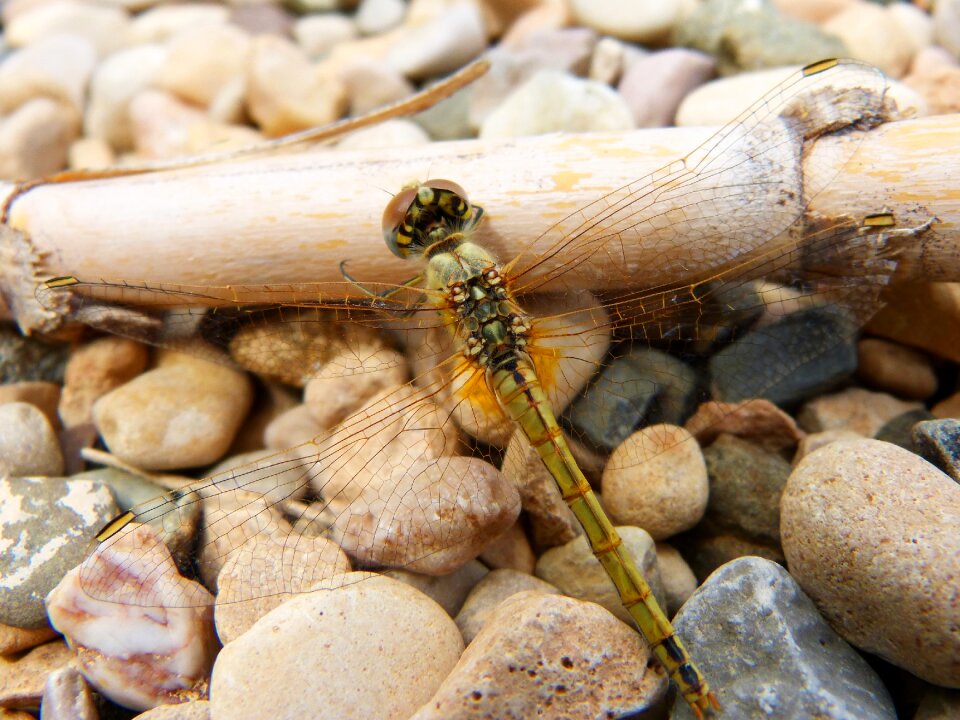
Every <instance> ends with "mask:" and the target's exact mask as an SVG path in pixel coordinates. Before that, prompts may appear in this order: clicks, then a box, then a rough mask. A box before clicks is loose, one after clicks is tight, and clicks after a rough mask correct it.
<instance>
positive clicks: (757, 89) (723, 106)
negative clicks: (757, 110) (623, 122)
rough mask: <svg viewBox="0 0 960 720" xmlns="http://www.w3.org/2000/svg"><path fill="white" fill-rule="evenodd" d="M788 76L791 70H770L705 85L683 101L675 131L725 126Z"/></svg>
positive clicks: (727, 78)
mask: <svg viewBox="0 0 960 720" xmlns="http://www.w3.org/2000/svg"><path fill="white" fill-rule="evenodd" d="M791 72H793V68H789V69H788V68H773V69H771V70H758V71H755V72H745V73H742V74H740V75H734V76H732V77H726V78H721V79H719V80H713V81H712V82H708V83H706V84H705V85H701V86H700V87H698V88H696V89H695V90H692V91H691V92H690V93H689V94H688V95H687V96H686V97H685V98H683V100H682V101H681V103H680V106H679V107H678V108H677V112H676V116H675V117H674V122H675V124H676V125H677V126H678V127H699V126H702V125H723V124H725V123H728V122H730V121H731V120H733V119H734V118H735V117H737V116H738V115H739V114H740V113H741V112H743V109H744V108H745V107H747V106H748V105H750V103H752V102H753V101H754V100H756V99H757V98H758V97H761V96H762V95H763V94H764V93H765V92H767V91H768V90H769V89H770V88H772V87H775V86H776V85H777V84H778V83H780V82H782V81H783V80H785V79H786V78H787V76H788V75H789V74H790V73H791Z"/></svg>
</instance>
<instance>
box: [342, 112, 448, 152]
mask: <svg viewBox="0 0 960 720" xmlns="http://www.w3.org/2000/svg"><path fill="white" fill-rule="evenodd" d="M429 142H430V136H429V135H427V133H426V131H424V130H423V128H421V127H420V126H419V125H417V124H416V123H415V122H413V121H411V120H402V119H396V120H387V121H386V122H382V123H379V124H378V125H375V126H374V127H370V128H363V129H361V130H357V131H355V132H352V133H350V134H349V135H347V136H346V137H344V138H343V139H342V140H341V141H340V142H338V143H337V148H338V149H339V150H374V149H377V148H391V147H397V148H401V147H413V146H415V145H426V144H427V143H429Z"/></svg>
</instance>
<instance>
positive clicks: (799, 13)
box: [773, 0, 859, 23]
mask: <svg viewBox="0 0 960 720" xmlns="http://www.w3.org/2000/svg"><path fill="white" fill-rule="evenodd" d="M857 2H859V0H774V3H773V4H774V5H775V6H776V8H777V10H779V11H780V12H782V13H783V14H784V15H788V16H790V17H792V18H796V19H797V20H806V21H808V22H812V23H821V22H823V21H824V20H829V19H830V18H831V17H832V16H834V15H836V14H837V13H839V12H842V11H843V10H846V9H847V8H848V7H850V6H851V5H853V4H854V3H857Z"/></svg>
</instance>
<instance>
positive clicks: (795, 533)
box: [781, 440, 960, 687]
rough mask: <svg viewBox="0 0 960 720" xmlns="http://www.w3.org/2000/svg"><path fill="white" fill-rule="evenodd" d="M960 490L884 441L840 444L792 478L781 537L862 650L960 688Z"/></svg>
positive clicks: (806, 462)
mask: <svg viewBox="0 0 960 720" xmlns="http://www.w3.org/2000/svg"><path fill="white" fill-rule="evenodd" d="M958 517H960V486H958V485H957V483H955V482H954V481H953V480H951V479H950V478H949V477H948V476H946V475H944V474H943V473H942V472H940V471H939V470H937V469H936V468H934V467H933V466H932V465H930V464H929V463H927V462H926V461H924V460H922V459H921V458H919V457H918V456H916V455H914V454H913V453H911V452H909V451H907V450H904V449H903V448H900V447H898V446H896V445H892V444H890V443H885V442H881V441H877V440H856V441H851V442H838V443H833V444H831V445H828V446H827V447H825V448H822V449H820V450H818V451H817V452H815V453H811V454H810V455H808V456H807V457H805V458H804V459H803V460H802V461H801V462H800V464H799V465H797V467H796V469H795V470H794V471H793V473H792V474H791V475H790V479H789V481H788V482H787V486H786V488H785V490H784V493H783V499H782V504H781V521H782V524H781V534H782V539H783V549H784V553H785V554H786V557H787V563H788V566H789V568H790V573H791V575H793V576H794V577H795V578H796V580H797V582H799V583H800V585H801V586H802V587H803V589H804V591H805V592H806V593H807V594H808V595H810V597H811V598H812V599H813V601H814V602H815V603H816V604H817V607H818V608H819V610H820V612H821V613H823V615H824V617H825V618H826V619H827V620H828V622H830V624H831V625H832V626H833V628H834V629H835V630H836V631H837V632H839V633H840V634H841V635H842V636H843V637H844V638H845V639H846V640H847V641H849V642H851V643H853V644H854V645H856V646H857V647H858V648H860V649H862V650H865V651H867V652H869V653H872V654H874V655H879V656H880V657H882V658H884V659H885V660H887V661H889V662H891V663H893V664H895V665H897V666H899V667H902V668H904V669H906V670H908V671H909V672H911V673H912V674H914V675H916V676H918V677H920V678H922V679H923V680H926V681H927V682H931V683H934V684H937V685H945V686H948V687H956V686H958V685H960V635H958V634H957V632H956V628H957V627H958V626H960V605H958V603H957V601H956V578H957V577H960V534H958V533H957V532H956V528H957V518H958Z"/></svg>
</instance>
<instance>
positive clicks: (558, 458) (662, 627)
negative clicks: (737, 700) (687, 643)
mask: <svg viewBox="0 0 960 720" xmlns="http://www.w3.org/2000/svg"><path fill="white" fill-rule="evenodd" d="M487 378H488V382H489V384H490V389H491V391H492V392H493V393H494V395H496V397H497V400H498V401H499V402H500V405H501V406H502V407H503V409H504V411H505V412H506V413H507V414H508V415H509V416H510V417H511V418H512V419H513V420H514V421H515V422H516V423H517V424H518V425H519V426H520V427H521V429H522V430H523V433H524V435H526V437H527V440H529V442H530V445H531V446H532V447H533V448H535V449H536V451H537V454H538V455H539V456H540V459H541V460H542V461H543V464H544V466H546V468H547V470H548V471H549V473H550V474H551V475H552V476H553V479H554V481H555V482H556V483H557V487H558V488H559V490H560V494H561V495H562V496H563V499H564V501H565V502H566V503H567V505H568V506H569V507H570V509H571V510H572V511H573V513H574V515H576V517H577V520H578V521H579V522H580V524H581V525H582V526H583V529H584V532H585V533H586V536H587V540H588V541H589V543H590V548H591V550H592V551H593V554H594V555H595V556H596V558H597V560H599V561H600V563H601V564H602V565H603V567H604V569H605V570H606V571H607V574H608V575H609V576H610V579H611V580H612V581H613V584H614V585H615V586H616V588H617V592H618V593H619V595H620V600H621V602H622V603H623V606H624V607H625V608H626V609H627V611H628V612H629V613H630V616H631V617H632V618H633V619H634V621H635V622H636V623H637V626H638V627H639V628H640V630H641V632H642V633H643V635H644V637H646V639H647V641H648V642H649V643H650V647H651V649H652V651H653V653H654V655H656V657H657V659H658V660H660V662H661V663H662V664H663V666H664V667H665V668H666V670H667V672H668V674H669V675H670V677H671V678H672V679H673V680H674V682H676V683H677V686H678V687H679V689H680V692H681V694H682V695H683V696H684V698H685V699H686V700H687V702H689V703H690V705H691V706H692V707H693V708H694V709H695V711H699V712H703V711H706V710H708V709H709V708H710V707H712V706H714V705H715V703H716V700H715V698H714V697H713V695H712V693H711V692H710V689H709V687H708V686H707V682H706V680H705V679H704V678H703V676H702V675H701V674H700V671H699V670H697V668H696V666H695V665H694V664H693V661H692V660H691V659H690V656H689V654H688V653H687V651H686V649H685V648H684V647H683V644H682V643H681V641H680V638H678V637H677V636H676V634H675V633H674V630H673V627H672V626H671V624H670V621H669V620H668V619H667V617H666V615H665V614H664V613H663V610H661V609H660V606H659V605H658V603H657V601H656V599H655V598H654V596H653V591H652V590H651V589H650V586H649V584H648V583H647V581H646V580H645V579H644V577H643V575H642V574H641V573H640V571H639V569H638V568H637V567H636V565H635V564H634V562H633V559H632V558H631V557H630V555H629V554H628V553H627V552H626V550H625V548H623V541H622V540H621V539H620V536H619V534H618V533H617V531H616V529H615V528H614V526H613V523H612V522H611V521H610V519H609V518H608V517H607V514H606V513H605V512H604V510H603V507H602V506H601V505H600V501H599V499H598V498H597V496H596V494H595V493H594V492H593V489H592V488H591V487H590V483H589V482H588V481H587V479H586V477H584V475H583V473H582V472H581V471H580V468H579V467H578V465H577V463H576V460H574V458H573V454H572V453H571V451H570V447H569V445H567V441H566V440H565V439H564V437H563V432H562V430H561V428H560V425H559V424H558V423H557V419H556V417H555V415H554V414H553V410H552V408H551V406H550V402H549V400H548V399H547V396H546V394H545V393H544V391H543V388H542V387H541V385H540V380H539V379H538V378H537V374H536V370H535V369H534V366H533V363H532V362H531V361H530V359H529V357H528V356H527V355H526V354H525V353H523V352H520V351H514V352H512V353H504V354H503V355H502V356H501V357H500V358H498V360H497V362H496V363H495V364H493V365H491V366H490V367H489V368H488V371H487Z"/></svg>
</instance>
